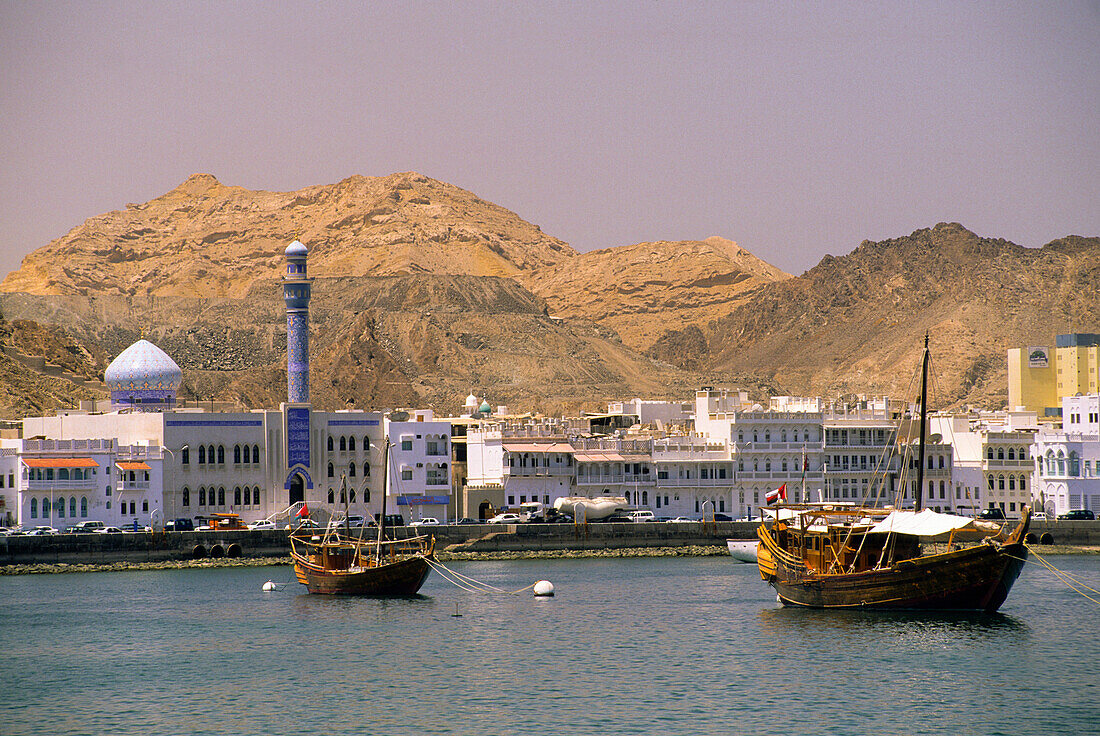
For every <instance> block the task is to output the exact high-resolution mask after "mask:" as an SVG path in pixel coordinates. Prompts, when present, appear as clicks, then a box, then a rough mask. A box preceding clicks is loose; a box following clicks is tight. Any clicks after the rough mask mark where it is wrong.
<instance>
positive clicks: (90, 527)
mask: <svg viewBox="0 0 1100 736" xmlns="http://www.w3.org/2000/svg"><path fill="white" fill-rule="evenodd" d="M105 526H107V525H106V524H105V523H103V522H102V521H81V522H78V523H76V524H73V525H72V526H71V527H69V528H68V529H66V530H65V533H66V534H90V533H91V532H94V531H95V530H96V529H102V528H103V527H105Z"/></svg>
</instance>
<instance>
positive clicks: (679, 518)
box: [668, 516, 699, 524]
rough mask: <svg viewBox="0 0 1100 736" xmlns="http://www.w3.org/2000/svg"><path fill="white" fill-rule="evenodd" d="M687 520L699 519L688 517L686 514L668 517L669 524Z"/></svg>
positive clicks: (681, 522)
mask: <svg viewBox="0 0 1100 736" xmlns="http://www.w3.org/2000/svg"><path fill="white" fill-rule="evenodd" d="M688 521H699V520H698V519H691V518H688V517H687V516H677V517H676V518H675V519H669V520H668V523H669V524H683V523H684V522H688Z"/></svg>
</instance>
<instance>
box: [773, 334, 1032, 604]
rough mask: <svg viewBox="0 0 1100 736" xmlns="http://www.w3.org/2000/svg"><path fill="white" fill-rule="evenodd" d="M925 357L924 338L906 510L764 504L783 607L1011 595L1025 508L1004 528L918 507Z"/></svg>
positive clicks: (981, 600)
mask: <svg viewBox="0 0 1100 736" xmlns="http://www.w3.org/2000/svg"><path fill="white" fill-rule="evenodd" d="M928 363H929V354H928V337H927V336H926V337H925V342H924V355H923V359H922V363H921V398H920V429H919V437H918V438H917V448H918V455H917V460H916V463H915V467H916V471H917V479H916V483H915V488H916V493H915V502H914V508H913V510H911V511H909V510H894V509H893V508H877V507H867V506H854V505H848V504H839V503H838V504H825V503H821V504H795V505H789V506H788V505H782V506H772V507H768V508H766V509H765V510H764V512H765V513H764V519H763V521H762V523H761V524H760V526H759V527H758V528H757V537H758V538H759V540H760V544H759V548H758V551H757V566H758V569H759V571H760V577H761V578H763V579H764V580H765V581H766V582H767V583H769V584H770V585H771V586H772V587H773V588H775V591H776V593H777V594H778V596H779V600H780V602H782V603H783V604H784V605H788V606H804V607H808V608H845V609H852V608H861V609H873V610H921V609H924V610H965V611H986V612H994V611H996V610H997V609H998V608H1000V606H1001V604H1003V603H1004V602H1005V599H1006V598H1007V597H1008V594H1009V591H1010V590H1011V589H1012V585H1013V583H1015V582H1016V578H1017V577H1019V575H1020V571H1021V570H1022V569H1023V566H1024V563H1025V562H1026V560H1027V552H1028V550H1027V546H1026V545H1025V543H1024V540H1025V537H1026V535H1027V531H1028V527H1029V525H1030V522H1031V510H1030V509H1028V508H1025V509H1024V510H1023V513H1022V518H1021V519H1020V521H1019V523H1018V524H1017V525H1016V526H1015V528H1014V529H1012V530H1011V531H1010V532H1007V533H1005V531H1004V529H1003V528H1002V527H1001V526H999V525H996V524H990V523H988V522H982V521H978V520H976V519H971V518H969V517H962V516H954V515H951V514H940V513H936V512H933V511H931V510H923V511H922V509H921V501H922V498H921V491H922V489H923V484H924V459H925V458H924V454H925V453H924V444H925V437H926V431H927V411H926V407H927V399H928V394H927V386H928ZM905 486H906V484H905V483H904V482H903V483H902V484H901V488H902V489H904V488H905ZM901 500H902V499H901V498H898V499H895V505H900V503H899V502H900V501H901Z"/></svg>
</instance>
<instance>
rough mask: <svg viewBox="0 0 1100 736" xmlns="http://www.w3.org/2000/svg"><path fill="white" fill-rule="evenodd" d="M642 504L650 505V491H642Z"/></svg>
mask: <svg viewBox="0 0 1100 736" xmlns="http://www.w3.org/2000/svg"><path fill="white" fill-rule="evenodd" d="M642 505H643V506H648V505H649V491H642Z"/></svg>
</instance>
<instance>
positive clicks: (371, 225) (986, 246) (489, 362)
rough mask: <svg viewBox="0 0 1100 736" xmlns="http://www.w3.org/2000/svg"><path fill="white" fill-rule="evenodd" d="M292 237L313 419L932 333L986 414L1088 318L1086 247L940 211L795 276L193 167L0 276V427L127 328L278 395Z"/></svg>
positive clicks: (866, 374)
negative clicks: (307, 323) (303, 266)
mask: <svg viewBox="0 0 1100 736" xmlns="http://www.w3.org/2000/svg"><path fill="white" fill-rule="evenodd" d="M295 236H298V237H300V238H301V239H302V240H303V242H305V243H307V245H308V246H309V248H310V259H309V269H310V275H311V276H313V277H315V278H316V281H315V283H314V288H313V294H314V298H313V303H312V305H311V324H312V334H313V337H312V342H311V354H312V359H313V360H312V366H311V398H312V399H313V401H314V404H315V405H316V406H318V407H319V408H326V409H330V408H344V407H347V406H357V407H361V408H367V407H387V406H400V405H431V406H433V407H435V408H436V409H437V410H438V411H440V412H450V411H455V410H457V409H458V408H459V405H460V403H461V401H462V400H463V399H464V397H465V395H466V394H467V393H468V392H469V391H471V390H473V391H474V392H476V393H478V394H479V395H486V396H488V397H489V399H490V401H491V402H493V403H503V404H508V405H510V406H512V407H514V408H517V409H521V410H528V409H533V410H541V411H546V412H551V413H559V412H562V411H567V410H568V411H575V410H577V409H580V408H589V409H591V408H596V407H598V406H600V405H601V404H602V402H604V401H606V400H608V399H612V398H630V397H633V396H648V397H667V398H678V399H683V398H686V397H687V396H690V395H691V392H692V391H693V390H694V389H695V388H697V387H698V386H699V385H702V384H711V385H724V386H734V387H739V388H745V389H747V390H749V391H750V393H751V394H752V395H753V396H754V397H759V398H762V397H763V396H764V395H766V394H768V393H808V394H821V395H824V396H836V395H838V394H842V393H850V392H855V393H890V394H892V395H895V396H899V397H900V396H904V395H906V387H907V383H908V381H909V378H910V376H911V375H912V373H913V370H914V369H915V367H916V363H917V356H918V353H919V349H920V345H921V338H922V336H923V334H924V332H925V331H926V330H928V331H930V332H931V334H932V344H933V354H934V356H935V367H936V369H937V370H936V376H937V383H936V388H937V390H938V392H939V399H938V400H937V404H936V405H937V406H947V405H958V404H961V403H967V402H969V403H975V404H981V405H985V406H991V407H995V406H999V405H1001V404H1003V403H1004V399H1005V393H1006V392H1005V350H1007V348H1009V347H1014V346H1019V345H1027V344H1040V345H1041V344H1049V343H1050V341H1051V339H1052V336H1053V334H1055V333H1056V332H1065V331H1087V332H1098V331H1100V314H1098V311H1100V305H1098V299H1097V294H1100V288H1098V287H1100V273H1098V269H1100V266H1098V265H1097V264H1100V257H1098V256H1100V239H1097V238H1082V237H1068V238H1064V239H1062V240H1058V241H1055V242H1053V243H1050V244H1048V245H1047V246H1045V247H1044V248H1041V249H1027V248H1021V247H1020V246H1017V245H1014V244H1012V243H1009V242H1007V241H1004V240H997V239H989V238H981V237H979V236H977V235H975V234H974V233H971V232H969V231H967V230H966V229H965V228H963V227H962V226H961V225H957V224H941V225H937V226H936V227H934V228H931V229H927V230H918V231H917V232H915V233H913V234H912V235H909V236H906V237H900V238H896V239H893V240H887V241H883V242H881V243H871V242H864V243H863V244H862V245H860V246H859V247H858V248H856V249H855V250H854V251H853V252H852V253H850V254H848V255H846V256H841V257H837V258H833V257H826V258H824V259H823V260H822V261H821V263H819V264H818V265H817V266H816V267H815V268H813V269H811V270H810V271H808V272H806V273H805V274H803V275H801V276H798V277H791V276H789V275H787V274H784V273H782V272H781V271H779V270H778V269H776V268H774V267H773V266H771V265H769V264H767V263H765V262H764V261H761V260H760V259H758V258H756V257H755V256H753V255H752V254H751V253H748V252H747V251H745V250H744V249H742V248H740V247H739V246H737V244H736V243H733V242H732V241H729V240H724V239H722V238H708V239H706V240H703V241H678V242H656V243H640V244H637V245H632V246H626V247H620V248H609V249H605V250H601V251H594V252H592V253H585V254H578V253H576V252H575V251H574V250H573V249H572V248H570V247H569V246H568V245H567V244H565V243H563V242H561V241H560V240H557V239H556V238H553V237H551V236H549V235H546V234H544V233H542V232H541V230H540V229H539V228H538V227H537V226H535V225H531V224H529V223H527V222H524V221H523V220H522V219H521V218H520V217H519V216H518V215H516V214H515V213H512V212H509V211H507V210H505V209H503V208H501V207H498V206H496V205H494V204H492V203H489V202H485V201H484V200H482V199H480V198H478V197H477V196H476V195H474V194H472V193H470V192H467V191H465V190H463V189H460V188H458V187H455V186H453V185H450V184H445V183H443V182H438V181H435V180H432V179H429V178H427V177H424V176H421V175H419V174H416V173H404V174H393V175H391V176H386V177H375V178H370V177H359V176H356V177H350V178H348V179H345V180H344V181H342V182H340V183H338V184H333V185H327V186H317V187H308V188H306V189H302V190H299V191H297V192H256V191H249V190H245V189H242V188H240V187H229V186H224V185H222V184H220V183H219V182H218V181H217V180H216V179H214V177H212V176H209V175H205V174H196V175H195V176H192V177H191V178H189V179H188V180H187V181H185V182H184V183H183V184H181V185H180V186H179V187H177V188H175V189H173V190H172V191H171V192H168V193H167V194H165V195H163V196H161V197H158V198H156V199H153V200H151V201H149V202H146V203H144V204H133V205H128V206H127V207H126V209H124V210H120V211H116V212H109V213H106V214H104V215H100V216H98V217H93V218H91V219H89V220H88V221H87V222H85V223H83V224H81V225H80V226H78V227H76V228H74V229H73V230H72V231H71V232H69V233H68V234H66V235H65V236H63V237H61V238H58V239H57V240H55V241H53V242H51V243H50V244H48V245H47V246H45V247H43V248H41V249H39V250H38V251H35V252H34V253H31V254H30V255H28V256H27V257H26V258H25V259H24V261H23V265H22V268H20V269H19V270H18V271H16V272H13V273H11V274H9V275H8V277H7V278H6V279H5V280H4V281H3V283H2V284H0V314H2V315H3V316H2V317H0V348H2V349H3V351H2V352H0V416H6V417H16V416H20V415H22V414H25V413H34V412H39V411H46V410H49V409H51V408H54V407H57V406H63V405H72V402H74V401H77V400H79V399H81V398H90V397H91V396H94V395H96V393H97V390H98V393H99V395H102V394H103V391H102V387H100V388H99V389H97V388H96V386H95V384H94V382H93V383H88V381H89V380H90V379H95V378H96V377H100V376H102V372H103V369H104V368H105V367H106V365H107V363H108V362H109V360H110V359H111V358H112V357H113V356H115V355H117V354H118V353H119V352H120V351H121V350H122V349H124V348H125V347H126V346H127V345H129V344H131V343H132V342H134V341H135V340H137V339H138V338H139V337H140V336H141V335H142V334H144V335H145V336H147V337H148V338H149V339H151V340H153V341H154V342H155V343H157V344H158V345H160V346H161V347H162V348H164V349H165V350H166V351H167V352H168V353H169V354H170V355H172V356H173V357H174V358H175V360H176V362H177V363H179V365H180V367H181V368H182V369H183V371H184V385H183V389H182V393H183V396H184V397H185V398H191V399H202V400H206V399H209V398H217V399H219V400H230V401H232V400H235V401H237V402H239V403H240V404H241V405H243V406H275V405H277V404H278V402H279V401H282V400H284V399H285V396H286V381H285V368H286V354H285V352H286V322H285V314H284V311H283V304H282V300H281V294H280V289H279V283H278V279H279V277H280V276H281V273H282V268H283V265H284V260H283V255H282V253H283V250H284V249H285V247H286V245H287V243H289V242H290V241H291V240H292V239H293V238H294V237H295ZM35 356H37V357H35ZM43 366H45V367H43Z"/></svg>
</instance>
